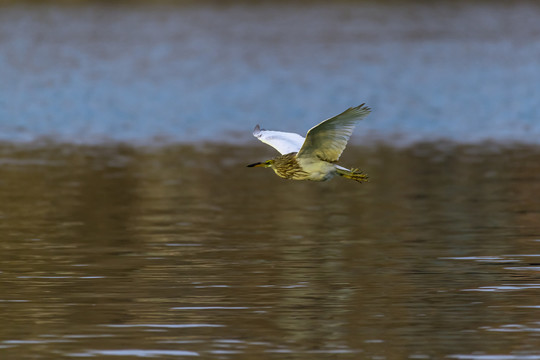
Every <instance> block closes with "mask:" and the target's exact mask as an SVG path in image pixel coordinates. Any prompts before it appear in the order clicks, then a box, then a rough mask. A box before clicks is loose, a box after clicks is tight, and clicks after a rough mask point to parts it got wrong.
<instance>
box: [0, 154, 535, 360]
mask: <svg viewBox="0 0 540 360" xmlns="http://www.w3.org/2000/svg"><path fill="white" fill-rule="evenodd" d="M269 151H270V150H269V149H266V148H264V147H258V146H257V147H256V148H247V147H226V146H217V145H212V146H207V147H205V148H202V147H201V148H194V147H188V146H169V147H161V148H148V149H137V148H134V147H129V146H121V145H118V146H112V145H111V146H103V147H76V146H63V147H62V146H55V145H52V146H44V147H36V148H30V147H14V146H10V145H5V146H2V147H0V164H1V165H0V247H1V251H0V264H1V268H0V308H1V311H0V323H2V324H9V326H2V327H1V328H0V352H1V353H2V358H6V359H7V358H17V357H18V356H20V354H28V355H29V356H32V357H40V358H47V359H58V358H62V357H98V358H102V357H116V358H132V357H149V358H176V357H184V356H185V357H192V356H199V357H201V358H215V359H254V358H257V359H283V358H295V359H313V358H314V357H316V358H320V359H342V358H343V359H357V358H359V357H362V358H378V359H381V358H388V359H392V358H423V359H440V358H443V357H444V356H448V355H452V356H453V357H454V358H485V359H490V358H497V357H489V356H494V355H505V356H510V355H512V356H514V357H512V358H515V359H521V358H523V359H528V358H529V357H527V356H529V355H534V354H538V351H539V348H538V336H537V335H538V328H539V323H538V315H539V313H538V312H539V311H540V309H539V306H540V303H539V302H538V299H539V296H538V295H539V288H540V276H539V266H538V264H539V262H540V252H539V251H538V247H539V245H540V243H539V241H540V205H539V203H538V201H537V197H536V195H535V194H538V193H539V190H540V185H539V184H540V181H539V180H540V175H539V174H540V165H539V164H540V151H539V150H538V149H537V148H536V149H535V148H525V147H521V148H518V147H513V148H503V147H495V146H493V147H490V146H484V147H481V146H477V147H455V146H444V145H441V144H437V145H433V144H420V145H417V146H415V147H411V148H405V149H393V148H388V147H374V148H354V147H351V148H349V149H348V150H347V152H346V154H344V158H343V164H344V165H350V164H355V165H360V166H361V167H362V169H363V170H365V171H366V172H367V173H368V174H369V175H370V178H371V182H370V183H367V184H358V183H355V182H351V181H346V180H344V179H334V180H332V181H330V182H327V183H312V182H294V181H287V180H283V179H280V178H278V177H276V176H275V175H274V174H273V173H272V172H271V171H265V169H250V168H246V167H245V165H246V164H248V163H250V162H253V161H257V160H260V159H264V158H266V157H267V156H268V154H269ZM471 356H472V357H471ZM475 356H481V357H475ZM482 356H485V357H482ZM506 358H510V357H506Z"/></svg>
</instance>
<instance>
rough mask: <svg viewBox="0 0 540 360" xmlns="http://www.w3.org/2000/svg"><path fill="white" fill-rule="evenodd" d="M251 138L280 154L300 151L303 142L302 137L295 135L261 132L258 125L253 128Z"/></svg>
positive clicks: (281, 132) (269, 131) (268, 131)
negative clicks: (253, 137)
mask: <svg viewBox="0 0 540 360" xmlns="http://www.w3.org/2000/svg"><path fill="white" fill-rule="evenodd" d="M253 136H255V137H256V138H257V139H259V140H261V141H262V142H263V143H265V144H268V145H270V146H271V147H273V148H274V149H276V150H277V151H279V153H280V154H289V153H292V152H298V151H300V149H301V148H302V144H304V140H305V139H304V138H303V137H302V136H300V135H298V134H295V133H289V132H283V131H271V130H263V129H261V128H260V126H259V125H257V126H255V129H254V130H253Z"/></svg>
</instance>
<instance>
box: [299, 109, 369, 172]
mask: <svg viewBox="0 0 540 360" xmlns="http://www.w3.org/2000/svg"><path fill="white" fill-rule="evenodd" d="M370 112H371V109H370V108H368V107H367V106H364V104H362V105H360V106H357V107H353V108H349V109H347V110H345V111H344V112H342V113H341V114H339V115H336V116H334V117H333V118H330V119H327V120H325V121H323V122H322V123H320V124H319V125H317V126H314V127H312V128H311V129H310V130H309V131H308V133H307V135H306V140H305V142H304V145H303V146H302V148H301V149H300V151H299V152H298V155H297V157H304V158H309V157H312V158H318V159H320V160H325V161H329V162H335V161H338V160H339V157H340V156H341V153H342V152H343V150H345V146H347V142H348V141H349V138H350V137H351V135H352V132H353V130H354V127H355V125H356V123H357V122H358V121H360V120H362V119H363V118H365V117H366V116H368V114H369V113H370Z"/></svg>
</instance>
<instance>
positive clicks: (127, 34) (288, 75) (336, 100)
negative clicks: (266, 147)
mask: <svg viewBox="0 0 540 360" xmlns="http://www.w3.org/2000/svg"><path fill="white" fill-rule="evenodd" d="M539 18H540V6H536V5H534V4H532V3H529V4H527V3H525V2H515V3H512V4H509V5H506V4H503V3H497V4H493V3H490V2H486V3H482V4H459V5H456V4H433V5H429V4H428V5H410V4H408V5H377V4H354V5H344V4H342V5H323V4H317V5H286V4H281V5H276V4H267V5H228V6H210V5H191V6H180V5H178V6H105V5H101V6H99V5H87V6H73V7H58V6H52V5H49V6H45V5H43V6H31V7H25V6H9V7H2V8H1V9H0V140H1V141H12V142H30V141H35V140H39V139H51V140H54V141H59V142H70V143H101V142H103V141H109V140H112V141H120V142H131V143H155V142H158V143H159V142H198V141H201V140H204V141H211V142H249V141H254V140H253V139H252V138H251V137H250V136H251V135H250V134H251V130H252V128H253V127H254V125H255V124H257V123H260V124H261V125H262V126H263V127H265V128H269V129H280V130H288V131H295V132H299V133H305V132H306V131H307V129H309V128H310V127H311V126H313V125H314V124H316V123H317V122H319V121H321V120H323V119H325V118H327V117H330V116H332V115H334V114H337V113H339V112H341V111H342V110H344V109H345V108H348V107H350V106H354V105H358V104H359V103H362V102H366V103H367V104H368V105H369V106H371V107H372V108H373V113H372V115H371V116H370V117H369V118H368V119H367V120H366V121H364V122H363V123H362V124H361V125H360V126H359V127H358V128H357V130H356V132H355V136H354V138H353V141H354V142H357V143H360V142H366V141H383V142H387V143H391V144H401V143H410V142H416V141H437V140H439V139H447V140H452V141H458V142H467V143H478V142H483V141H486V140H495V141H497V142H504V143H508V142H510V143H512V142H520V143H539V142H540V140H539V139H540V112H539V110H538V104H540V91H539V88H540V85H539V84H540V66H539V59H540V37H539V36H538V34H539V32H540V23H539V22H538V19H539Z"/></svg>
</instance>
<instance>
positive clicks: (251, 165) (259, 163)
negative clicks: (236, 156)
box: [247, 162, 263, 167]
mask: <svg viewBox="0 0 540 360" xmlns="http://www.w3.org/2000/svg"><path fill="white" fill-rule="evenodd" d="M262 164H263V163H262V162H258V163H255V164H249V165H248V166H247V167H255V166H261V165H262Z"/></svg>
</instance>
